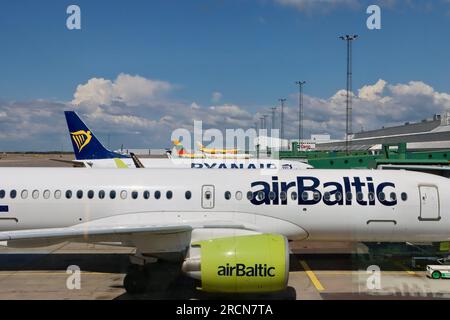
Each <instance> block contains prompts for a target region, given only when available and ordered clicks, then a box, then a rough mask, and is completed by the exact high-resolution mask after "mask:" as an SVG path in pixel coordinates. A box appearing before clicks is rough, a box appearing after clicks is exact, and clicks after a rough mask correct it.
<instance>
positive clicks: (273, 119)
mask: <svg viewBox="0 0 450 320" xmlns="http://www.w3.org/2000/svg"><path fill="white" fill-rule="evenodd" d="M271 110H272V128H271V129H272V130H274V129H275V111H277V107H272V108H271Z"/></svg>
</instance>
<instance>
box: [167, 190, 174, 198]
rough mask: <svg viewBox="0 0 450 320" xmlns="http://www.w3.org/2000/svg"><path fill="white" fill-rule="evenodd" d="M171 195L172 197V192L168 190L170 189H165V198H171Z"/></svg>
mask: <svg viewBox="0 0 450 320" xmlns="http://www.w3.org/2000/svg"><path fill="white" fill-rule="evenodd" d="M172 197H173V192H172V191H170V190H169V191H167V192H166V198H167V199H172Z"/></svg>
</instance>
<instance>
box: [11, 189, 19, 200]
mask: <svg viewBox="0 0 450 320" xmlns="http://www.w3.org/2000/svg"><path fill="white" fill-rule="evenodd" d="M9 196H10V197H11V199H15V198H16V197H17V191H16V190H11V192H10V193H9Z"/></svg>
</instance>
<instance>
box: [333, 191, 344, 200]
mask: <svg viewBox="0 0 450 320" xmlns="http://www.w3.org/2000/svg"><path fill="white" fill-rule="evenodd" d="M334 196H335V197H336V201H341V200H342V193H340V192H339V191H338V192H336V193H335V194H334Z"/></svg>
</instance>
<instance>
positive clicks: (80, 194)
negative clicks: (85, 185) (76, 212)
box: [77, 190, 83, 199]
mask: <svg viewBox="0 0 450 320" xmlns="http://www.w3.org/2000/svg"><path fill="white" fill-rule="evenodd" d="M77 198H78V199H82V198H83V191H82V190H78V191H77Z"/></svg>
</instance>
